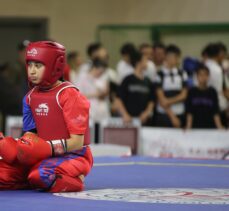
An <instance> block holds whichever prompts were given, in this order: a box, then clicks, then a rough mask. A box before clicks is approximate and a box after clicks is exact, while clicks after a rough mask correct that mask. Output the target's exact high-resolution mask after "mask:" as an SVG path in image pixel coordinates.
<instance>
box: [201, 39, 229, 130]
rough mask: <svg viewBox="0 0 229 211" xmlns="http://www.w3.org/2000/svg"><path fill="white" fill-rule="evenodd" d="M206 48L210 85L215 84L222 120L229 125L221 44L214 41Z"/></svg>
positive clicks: (225, 124)
mask: <svg viewBox="0 0 229 211" xmlns="http://www.w3.org/2000/svg"><path fill="white" fill-rule="evenodd" d="M206 49H207V50H206V52H205V53H206V54H205V56H206V58H205V65H206V66H207V67H208V69H209V71H210V80H209V85H211V86H213V87H214V88H215V89H216V91H217V94H218V98H219V107H220V112H221V121H222V122H223V124H224V126H227V120H226V109H227V107H228V102H227V99H226V97H225V96H224V74H223V69H222V67H221V62H222V56H221V52H220V46H219V44H218V43H213V44H209V45H208V48H206Z"/></svg>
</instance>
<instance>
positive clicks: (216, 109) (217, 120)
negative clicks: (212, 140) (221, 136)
mask: <svg viewBox="0 0 229 211" xmlns="http://www.w3.org/2000/svg"><path fill="white" fill-rule="evenodd" d="M212 96H213V102H214V104H213V112H214V116H213V120H214V123H215V126H216V127H217V128H218V129H224V126H223V124H222V122H221V119H220V115H219V111H220V109H219V99H218V95H217V92H216V90H215V89H212Z"/></svg>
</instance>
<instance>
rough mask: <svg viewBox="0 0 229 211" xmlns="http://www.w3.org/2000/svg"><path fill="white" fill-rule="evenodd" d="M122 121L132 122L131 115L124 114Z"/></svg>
mask: <svg viewBox="0 0 229 211" xmlns="http://www.w3.org/2000/svg"><path fill="white" fill-rule="evenodd" d="M123 122H124V123H131V122H132V117H131V116H130V115H129V114H125V115H124V116H123Z"/></svg>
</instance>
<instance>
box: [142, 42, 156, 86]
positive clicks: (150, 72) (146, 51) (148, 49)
mask: <svg viewBox="0 0 229 211" xmlns="http://www.w3.org/2000/svg"><path fill="white" fill-rule="evenodd" d="M139 51H140V52H141V54H143V55H144V56H145V57H146V58H147V59H148V61H147V68H146V71H145V75H146V76H147V77H148V78H149V79H150V80H151V81H152V82H153V81H154V80H155V77H156V74H157V71H156V66H155V64H154V63H153V61H152V59H153V48H152V46H151V45H150V44H147V43H143V44H141V45H140V47H139Z"/></svg>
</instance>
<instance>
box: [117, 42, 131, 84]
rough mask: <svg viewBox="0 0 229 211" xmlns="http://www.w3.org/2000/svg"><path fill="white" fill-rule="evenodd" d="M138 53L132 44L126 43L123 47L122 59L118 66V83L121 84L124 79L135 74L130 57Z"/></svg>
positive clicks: (121, 51)
mask: <svg viewBox="0 0 229 211" xmlns="http://www.w3.org/2000/svg"><path fill="white" fill-rule="evenodd" d="M135 52H136V49H135V47H134V45H133V44H132V43H126V44H124V45H123V46H122V47H121V50H120V53H121V56H122V59H121V60H120V61H119V62H118V64H117V74H118V83H119V84H121V83H122V81H123V79H124V78H125V77H126V76H128V75H131V74H133V73H134V68H133V66H132V65H131V63H130V57H131V55H133V54H134V53H135Z"/></svg>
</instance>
